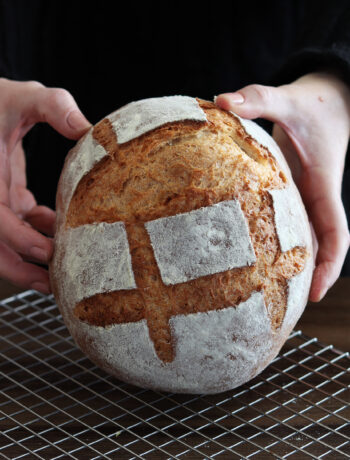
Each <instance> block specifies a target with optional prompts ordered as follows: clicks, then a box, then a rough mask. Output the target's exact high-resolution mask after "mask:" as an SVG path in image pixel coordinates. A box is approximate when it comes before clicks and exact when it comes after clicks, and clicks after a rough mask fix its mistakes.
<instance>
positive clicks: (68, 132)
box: [29, 87, 91, 139]
mask: <svg viewBox="0 0 350 460" xmlns="http://www.w3.org/2000/svg"><path fill="white" fill-rule="evenodd" d="M29 110H30V113H32V114H34V119H33V121H34V122H35V123H36V122H38V121H41V122H46V123H48V124H49V125H51V126H52V127H53V128H54V129H55V130H56V131H58V132H59V133H60V134H62V135H63V136H65V137H68V138H69V139H79V138H80V137H81V136H82V135H83V134H84V133H85V132H86V131H87V130H88V129H89V128H90V127H91V123H89V122H88V120H87V119H86V118H85V117H84V115H83V114H82V113H81V111H80V109H79V107H78V105H77V103H76V102H75V100H74V98H73V96H72V95H71V94H70V93H69V92H68V91H67V90H65V89H62V88H45V87H43V88H41V89H40V90H39V91H38V93H37V94H35V93H34V94H32V97H31V98H30V100H29Z"/></svg>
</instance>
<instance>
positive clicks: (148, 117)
mask: <svg viewBox="0 0 350 460" xmlns="http://www.w3.org/2000/svg"><path fill="white" fill-rule="evenodd" d="M108 119H109V120H110V122H111V124H112V126H113V128H114V130H115V132H116V135H117V139H118V143H119V144H124V143H126V142H129V141H131V140H132V139H135V138H136V137H139V136H141V135H142V134H145V133H146V132H148V131H152V130H153V129H155V128H158V127H160V126H162V125H165V124H166V123H172V122H175V121H183V120H193V121H201V122H206V121H207V118H206V115H205V112H204V111H203V110H202V109H201V108H200V106H199V104H198V102H197V101H196V99H194V98H192V97H188V96H167V97H161V98H149V99H143V100H140V101H136V102H131V103H130V104H127V105H126V106H124V107H122V108H121V109H119V110H117V111H116V112H113V113H112V114H111V115H109V116H108Z"/></svg>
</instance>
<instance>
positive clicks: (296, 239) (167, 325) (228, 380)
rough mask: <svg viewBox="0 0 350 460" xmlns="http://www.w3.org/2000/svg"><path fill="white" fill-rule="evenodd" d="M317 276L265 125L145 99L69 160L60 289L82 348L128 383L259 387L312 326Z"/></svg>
mask: <svg viewBox="0 0 350 460" xmlns="http://www.w3.org/2000/svg"><path fill="white" fill-rule="evenodd" d="M312 271H313V257H312V244H311V234H310V228H309V223H308V218H307V215H306V212H305V209H304V206H303V204H302V201H301V199H300V196H299V193H298V190H297V189H296V186H295V185H294V183H293V181H292V178H291V174H290V171H289V169H288V166H287V164H286V162H285V160H284V158H283V155H282V154H281V152H280V150H279V148H278V146H277V144H276V143H275V142H274V141H273V139H272V138H271V137H270V136H269V135H268V134H267V133H266V132H265V131H264V130H262V129H261V128H260V127H259V126H258V125H256V124H255V123H254V122H252V121H248V120H243V119H240V118H239V117H238V116H236V115H234V114H232V113H230V112H227V111H224V110H221V109H219V108H218V107H217V106H216V105H215V104H213V103H211V102H207V101H203V100H200V99H194V98H190V97H186V96H171V97H163V98H153V99H145V100H142V101H138V102H133V103H131V104H128V105H126V106H125V107H122V108H121V109H119V110H117V111H116V112H114V113H112V114H111V115H109V116H108V117H106V118H105V119H103V120H102V121H100V122H99V123H98V124H97V125H96V126H94V127H93V128H91V130H90V131H89V132H88V133H87V134H86V135H85V136H84V137H83V138H82V139H81V140H80V141H79V142H78V143H77V144H76V146H75V147H74V148H73V149H72V150H71V152H70V153H69V155H68V156H67V159H66V162H65V165H64V168H63V171H62V174H61V178H60V182H59V186H58V192H57V229H56V237H55V252H54V257H53V261H52V263H51V266H50V274H51V282H52V287H53V291H54V294H55V297H56V300H57V303H58V306H59V308H60V311H61V313H62V315H63V318H64V321H65V323H66V325H67V327H68V329H69V330H70V333H71V334H72V336H73V338H74V340H75V341H76V343H77V344H78V346H79V347H80V348H81V350H82V351H83V352H85V353H86V355H87V356H88V357H89V358H90V359H91V360H92V361H93V362H95V363H96V364H97V365H98V366H100V367H101V368H103V369H105V370H106V371H107V372H109V373H111V374H113V375H114V376H116V377H117V378H119V379H121V380H124V381H126V382H129V383H132V384H135V385H138V386H141V387H146V388H152V389H157V390H164V391H172V392H186V393H218V392H221V391H224V390H228V389H231V388H234V387H236V386H238V385H241V384H243V383H244V382H247V381H248V380H250V379H251V378H253V377H254V376H255V375H257V374H258V373H259V372H261V371H262V370H263V369H264V368H265V367H266V366H267V365H268V364H269V363H270V362H271V360H272V359H273V358H274V357H275V356H276V354H277V353H278V351H279V350H280V348H281V346H282V345H283V343H284V342H285V340H286V339H287V337H288V335H289V333H290V332H291V330H292V328H293V327H294V325H295V323H296V322H297V320H298V318H299V317H300V315H301V313H302V311H303V309H304V307H305V304H306V301H307V297H308V292H309V288H310V283H311V277H312Z"/></svg>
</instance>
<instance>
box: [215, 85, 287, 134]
mask: <svg viewBox="0 0 350 460" xmlns="http://www.w3.org/2000/svg"><path fill="white" fill-rule="evenodd" d="M215 103H216V104H217V105H218V106H219V107H221V108H223V109H225V110H230V111H232V112H234V113H236V114H237V115H239V116H241V117H243V118H249V119H252V118H266V119H267V120H271V121H274V122H276V123H279V124H281V125H282V123H283V124H284V122H285V121H286V120H287V119H288V118H289V117H290V115H291V113H292V110H293V102H292V100H291V98H290V97H289V94H288V92H287V91H285V90H284V87H283V86H282V87H278V88H274V87H272V86H263V85H249V86H246V87H244V88H242V89H240V90H239V91H237V92H235V93H224V94H220V95H219V96H217V97H216V98H215Z"/></svg>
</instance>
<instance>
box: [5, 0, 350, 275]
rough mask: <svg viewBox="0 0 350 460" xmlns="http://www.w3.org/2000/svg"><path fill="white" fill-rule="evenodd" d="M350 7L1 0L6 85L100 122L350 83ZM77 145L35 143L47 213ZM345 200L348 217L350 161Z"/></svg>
mask: <svg viewBox="0 0 350 460" xmlns="http://www.w3.org/2000/svg"><path fill="white" fill-rule="evenodd" d="M349 3H350V2H348V1H340V0H338V1H333V2H330V1H329V0H327V1H313V0H308V1H305V0H299V1H298V0H270V1H251V0H246V1H245V2H226V3H223V2H212V3H211V4H210V5H209V6H204V3H203V4H202V3H192V4H190V3H189V2H187V3H181V2H163V3H161V2H137V3H134V2H129V3H128V4H127V5H126V4H124V3H123V8H122V9H121V8H120V7H119V4H118V3H117V2H106V1H99V2H81V1H71V2H68V1H47V0H41V1H40V0H31V1H26V0H8V1H6V0H0V74H1V75H2V76H5V77H8V78H11V79H16V80H38V81H40V82H42V83H44V84H45V85H47V86H50V87H63V88H66V89H68V90H69V91H70V92H71V93H72V94H73V96H74V97H75V99H76V100H77V102H78V105H79V106H80V108H81V109H82V111H83V113H84V114H85V115H86V117H87V118H88V119H89V120H90V121H91V122H92V123H96V122H97V121H99V120H100V119H101V118H103V117H104V116H105V115H107V114H108V113H110V112H112V111H114V110H116V109H117V108H118V107H120V106H122V105H124V104H126V103H128V102H130V101H133V100H137V99H141V98H146V97H154V96H164V95H173V94H184V95H189V96H197V97H201V98H203V99H209V100H212V99H213V97H214V95H217V94H220V93H222V92H227V91H234V90H236V89H239V88H241V87H243V86H245V85H248V84H251V83H260V84H273V85H279V84H283V83H289V82H292V81H293V80H294V79H295V78H297V77H299V76H301V75H304V74H306V73H308V72H312V71H317V70H324V69H327V70H334V71H336V72H338V73H339V75H341V77H342V78H343V79H344V80H345V81H346V82H347V83H349V84H350V12H349V10H350V5H349ZM194 6H196V9H195V10H194V8H193V7H194ZM190 7H192V8H191V9H190ZM264 126H265V127H266V128H267V129H270V128H271V126H270V125H269V124H268V123H264ZM72 145H73V143H72V142H71V141H68V140H66V139H64V138H63V137H62V136H60V135H59V134H57V133H56V132H55V131H54V130H53V129H51V128H50V127H49V126H47V125H44V124H39V125H37V126H35V127H34V128H33V129H32V131H31V132H30V133H29V134H28V135H27V136H26V138H25V140H24V146H25V150H26V155H27V173H28V185H29V188H30V189H31V190H32V191H33V192H34V194H35V196H36V198H37V200H38V202H39V203H40V204H46V205H48V206H50V207H54V201H55V192H56V187H57V182H58V178H59V174H60V171H61V169H62V165H63V161H64V158H65V156H66V154H67V152H68V150H69V148H70V147H71V146H72ZM330 154H331V152H330ZM343 200H344V203H345V207H346V209H347V213H348V218H349V209H350V168H349V155H347V160H346V168H345V173H344V182H343ZM343 274H348V275H349V274H350V261H349V257H348V258H347V261H346V263H345V265H344V269H343Z"/></svg>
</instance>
